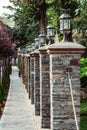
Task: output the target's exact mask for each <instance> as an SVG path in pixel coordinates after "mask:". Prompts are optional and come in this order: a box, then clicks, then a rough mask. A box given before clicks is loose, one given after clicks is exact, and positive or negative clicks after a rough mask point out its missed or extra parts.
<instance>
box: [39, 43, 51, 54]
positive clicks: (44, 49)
mask: <svg viewBox="0 0 87 130" xmlns="http://www.w3.org/2000/svg"><path fill="white" fill-rule="evenodd" d="M48 47H49V45H45V46H43V47H40V48H39V53H40V54H46V53H47V49H48Z"/></svg>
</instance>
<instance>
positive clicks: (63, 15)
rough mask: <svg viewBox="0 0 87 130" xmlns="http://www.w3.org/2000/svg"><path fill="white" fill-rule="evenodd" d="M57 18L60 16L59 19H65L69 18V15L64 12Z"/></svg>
mask: <svg viewBox="0 0 87 130" xmlns="http://www.w3.org/2000/svg"><path fill="white" fill-rule="evenodd" d="M59 18H60V19H67V18H69V19H70V18H71V17H70V15H68V14H65V13H64V14H62V15H61V16H60V17H59Z"/></svg>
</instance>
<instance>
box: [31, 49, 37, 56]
mask: <svg viewBox="0 0 87 130" xmlns="http://www.w3.org/2000/svg"><path fill="white" fill-rule="evenodd" d="M38 55H39V50H38V49H37V50H35V51H33V52H31V53H30V56H38Z"/></svg>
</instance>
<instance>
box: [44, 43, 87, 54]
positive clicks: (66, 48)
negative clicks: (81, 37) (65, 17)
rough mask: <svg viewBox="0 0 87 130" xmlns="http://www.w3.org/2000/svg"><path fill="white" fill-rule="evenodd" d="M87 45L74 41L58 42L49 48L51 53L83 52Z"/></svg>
mask: <svg viewBox="0 0 87 130" xmlns="http://www.w3.org/2000/svg"><path fill="white" fill-rule="evenodd" d="M85 49H86V47H84V46H82V45H80V44H78V43H74V42H58V43H54V44H52V45H50V46H49V47H48V49H47V53H49V54H66V53H68V54H83V53H84V51H85Z"/></svg>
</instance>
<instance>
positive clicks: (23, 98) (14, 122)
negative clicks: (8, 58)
mask: <svg viewBox="0 0 87 130" xmlns="http://www.w3.org/2000/svg"><path fill="white" fill-rule="evenodd" d="M10 78H11V83H10V90H9V94H8V99H7V102H6V106H5V109H4V113H3V115H2V118H1V121H0V130H41V126H40V116H35V115H34V105H31V101H30V100H29V99H28V94H27V92H26V90H25V87H24V85H23V83H22V79H21V78H19V77H18V68H17V67H16V66H13V67H12V74H11V76H10Z"/></svg>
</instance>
